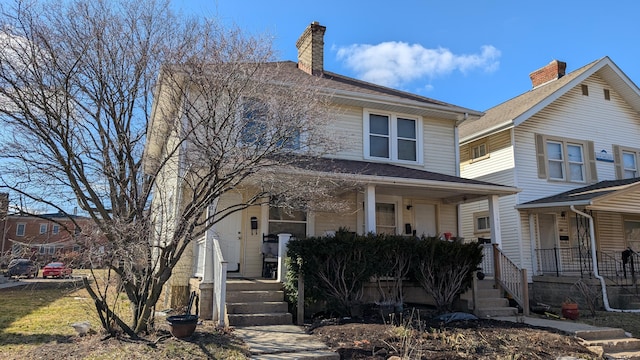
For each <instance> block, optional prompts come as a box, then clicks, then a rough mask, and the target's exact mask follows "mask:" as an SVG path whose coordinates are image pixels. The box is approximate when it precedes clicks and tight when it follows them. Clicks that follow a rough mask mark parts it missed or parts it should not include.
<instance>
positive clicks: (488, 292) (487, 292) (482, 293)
mask: <svg viewBox="0 0 640 360" xmlns="http://www.w3.org/2000/svg"><path fill="white" fill-rule="evenodd" d="M500 297H502V293H501V292H500V290H498V289H478V298H500Z"/></svg>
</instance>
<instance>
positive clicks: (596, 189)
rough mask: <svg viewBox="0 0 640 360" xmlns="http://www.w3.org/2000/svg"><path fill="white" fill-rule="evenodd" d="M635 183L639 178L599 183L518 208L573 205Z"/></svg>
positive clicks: (531, 202) (639, 180) (537, 200)
mask: <svg viewBox="0 0 640 360" xmlns="http://www.w3.org/2000/svg"><path fill="white" fill-rule="evenodd" d="M635 183H640V178H632V179H623V180H605V181H600V182H598V183H595V184H592V185H589V186H584V187H581V188H577V189H573V190H569V191H565V192H562V193H559V194H556V195H551V196H547V197H544V198H540V199H536V200H533V201H529V202H526V203H522V204H520V205H519V206H518V207H531V205H540V207H544V205H547V204H562V203H575V202H580V201H588V200H593V199H596V198H598V197H600V196H604V195H607V194H610V193H612V192H615V191H617V190H619V187H620V186H625V185H631V184H635Z"/></svg>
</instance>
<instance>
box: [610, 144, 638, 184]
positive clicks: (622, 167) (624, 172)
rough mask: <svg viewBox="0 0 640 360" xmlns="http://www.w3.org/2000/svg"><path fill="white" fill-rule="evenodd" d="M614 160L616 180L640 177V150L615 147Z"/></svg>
mask: <svg viewBox="0 0 640 360" xmlns="http://www.w3.org/2000/svg"><path fill="white" fill-rule="evenodd" d="M613 159H614V163H615V169H616V178H618V179H631V178H635V177H640V169H639V168H638V163H639V160H640V149H634V148H630V147H624V146H620V145H613Z"/></svg>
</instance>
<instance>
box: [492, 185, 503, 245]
mask: <svg viewBox="0 0 640 360" xmlns="http://www.w3.org/2000/svg"><path fill="white" fill-rule="evenodd" d="M489 221H490V222H491V242H492V243H493V244H498V247H499V248H502V235H501V234H502V231H500V204H499V203H498V195H490V196H489Z"/></svg>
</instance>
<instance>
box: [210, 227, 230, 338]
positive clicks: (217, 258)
mask: <svg viewBox="0 0 640 360" xmlns="http://www.w3.org/2000/svg"><path fill="white" fill-rule="evenodd" d="M212 245H213V299H214V300H213V315H212V317H213V321H217V323H218V326H220V327H224V326H225V324H226V317H227V313H226V304H227V262H226V261H225V260H224V257H223V256H222V251H221V250H220V242H219V241H218V239H216V238H213V240H212Z"/></svg>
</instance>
